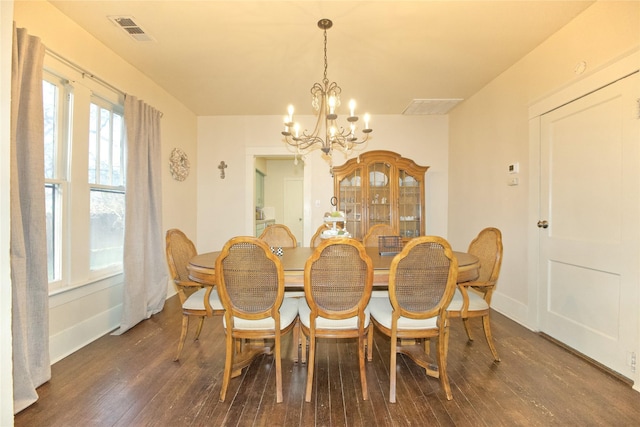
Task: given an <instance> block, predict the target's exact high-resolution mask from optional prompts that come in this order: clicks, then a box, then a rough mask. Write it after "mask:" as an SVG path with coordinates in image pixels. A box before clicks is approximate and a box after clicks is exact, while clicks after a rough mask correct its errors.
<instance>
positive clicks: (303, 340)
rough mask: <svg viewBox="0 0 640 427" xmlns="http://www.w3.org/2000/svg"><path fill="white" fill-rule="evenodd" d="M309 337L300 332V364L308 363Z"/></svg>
mask: <svg viewBox="0 0 640 427" xmlns="http://www.w3.org/2000/svg"><path fill="white" fill-rule="evenodd" d="M307 350H308V349H307V336H306V335H305V334H304V332H302V329H301V330H300V363H302V364H305V363H307Z"/></svg>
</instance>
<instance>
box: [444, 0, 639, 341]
mask: <svg viewBox="0 0 640 427" xmlns="http://www.w3.org/2000/svg"><path fill="white" fill-rule="evenodd" d="M639 45H640V3H639V2H609V1H606V2H597V3H595V4H594V5H593V6H591V7H590V8H588V9H587V10H586V11H585V12H584V13H582V14H581V15H579V16H578V17H577V18H576V19H574V20H573V21H572V22H571V23H569V24H568V25H567V26H565V27H564V28H562V29H561V30H560V31H558V32H557V33H556V34H554V35H553V36H552V37H550V38H549V39H547V40H546V41H545V42H544V43H543V44H541V45H540V46H539V47H537V48H536V49H534V50H533V51H532V52H531V53H530V54H528V55H527V56H525V57H524V58H523V59H522V60H520V61H518V62H517V63H516V64H515V65H514V66H512V67H511V68H509V69H508V70H507V71H505V72H504V73H503V74H502V75H500V76H499V77H498V78H496V79H495V80H493V81H492V82H491V83H489V84H488V85H487V86H486V87H484V88H483V89H482V90H480V91H479V92H478V93H476V94H475V95H474V96H473V97H471V98H470V99H468V100H466V101H465V102H464V103H462V104H461V105H460V106H459V107H458V108H456V109H455V110H454V111H453V112H452V113H451V114H450V121H451V126H450V141H449V143H450V159H451V161H450V174H449V239H450V241H451V243H452V245H453V246H454V247H462V246H463V245H465V244H467V242H469V241H470V240H471V239H472V238H473V237H474V236H475V235H476V234H477V233H478V231H479V230H480V229H481V228H483V227H486V226H496V227H498V228H500V229H501V230H502V232H503V238H504V261H503V264H502V271H501V276H500V283H499V286H498V289H497V295H495V296H494V299H493V306H494V307H495V308H496V309H497V310H499V311H501V312H503V313H505V314H506V315H508V316H509V317H511V318H513V319H515V320H516V321H518V322H521V323H523V324H525V325H527V326H529V327H531V328H532V329H536V309H537V306H536V303H537V301H536V299H535V295H536V283H535V277H534V275H535V269H536V267H537V264H536V251H535V242H536V241H537V234H538V232H537V231H538V229H537V228H536V224H535V222H534V221H533V220H532V218H537V212H538V200H537V198H536V197H537V193H536V192H535V188H537V187H536V186H535V180H536V179H537V176H536V175H535V174H534V175H533V176H531V175H530V171H531V170H535V164H532V161H536V157H535V155H536V153H535V152H534V153H531V151H530V145H529V107H530V106H531V105H532V104H533V103H534V102H536V101H538V100H540V99H541V98H543V97H545V96H547V95H549V94H551V93H553V92H554V91H557V90H560V89H562V88H565V87H567V86H568V85H570V84H572V83H574V82H578V81H580V80H582V79H584V78H585V77H586V76H588V75H590V73H592V72H593V71H594V70H597V69H598V68H601V67H602V66H604V65H606V64H609V63H611V62H612V61H614V60H616V59H617V58H620V57H621V56H624V55H625V54H628V53H630V52H631V51H632V50H634V49H637V48H638V47H639ZM581 61H585V62H586V64H587V69H586V72H585V73H584V74H582V75H580V74H576V72H575V69H576V65H577V64H578V63H580V62H581ZM513 162H519V164H520V173H519V174H518V175H517V176H518V178H519V180H520V184H519V185H518V186H507V180H508V179H509V178H511V177H512V175H509V174H508V173H507V166H508V165H509V164H510V163H513ZM532 248H534V249H532Z"/></svg>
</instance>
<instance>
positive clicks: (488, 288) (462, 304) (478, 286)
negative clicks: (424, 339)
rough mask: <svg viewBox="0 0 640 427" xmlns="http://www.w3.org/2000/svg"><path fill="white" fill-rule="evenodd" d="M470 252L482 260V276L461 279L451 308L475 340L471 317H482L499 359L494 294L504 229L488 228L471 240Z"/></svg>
mask: <svg viewBox="0 0 640 427" xmlns="http://www.w3.org/2000/svg"><path fill="white" fill-rule="evenodd" d="M467 252H468V253H470V254H472V255H475V256H476V257H478V259H479V260H480V269H479V273H478V278H477V279H476V280H474V281H471V282H464V283H458V288H457V290H456V292H455V294H454V296H453V299H452V300H451V304H449V307H448V309H447V311H448V312H449V316H450V317H459V318H461V319H462V323H463V325H464V329H465V331H466V332H467V337H468V338H469V341H473V338H472V337H471V328H470V326H469V318H471V317H482V328H483V329H484V336H485V338H486V339H487V344H489V350H491V354H492V355H493V359H494V360H495V361H496V362H499V361H500V356H498V351H497V350H496V347H495V345H494V344H493V337H492V335H491V320H490V312H491V296H492V295H493V291H494V290H495V288H496V285H497V282H498V276H499V275H500V266H501V265H502V233H501V232H500V230H498V229H497V228H493V227H488V228H485V229H484V230H482V231H480V233H479V234H478V236H477V237H476V238H475V239H473V241H472V242H471V243H470V244H469V249H468V250H467Z"/></svg>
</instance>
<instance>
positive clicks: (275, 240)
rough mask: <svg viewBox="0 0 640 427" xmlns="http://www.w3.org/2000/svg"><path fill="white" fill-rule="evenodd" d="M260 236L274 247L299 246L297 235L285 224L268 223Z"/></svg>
mask: <svg viewBox="0 0 640 427" xmlns="http://www.w3.org/2000/svg"><path fill="white" fill-rule="evenodd" d="M260 238H261V239H262V240H264V241H265V242H267V245H269V246H270V247H272V248H276V247H278V248H295V247H296V246H298V241H297V239H296V236H294V235H293V233H292V232H291V230H290V229H289V227H287V226H286V225H284V224H270V225H268V226H267V227H266V228H265V229H264V231H263V232H262V234H260Z"/></svg>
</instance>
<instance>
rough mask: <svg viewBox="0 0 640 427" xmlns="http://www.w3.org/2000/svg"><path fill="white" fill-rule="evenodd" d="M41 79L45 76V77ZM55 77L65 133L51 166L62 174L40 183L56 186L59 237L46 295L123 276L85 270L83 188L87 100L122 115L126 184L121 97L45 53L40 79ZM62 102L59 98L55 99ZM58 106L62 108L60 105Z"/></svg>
mask: <svg viewBox="0 0 640 427" xmlns="http://www.w3.org/2000/svg"><path fill="white" fill-rule="evenodd" d="M45 76H46V78H45ZM50 79H57V80H54V81H57V82H59V83H60V84H62V85H63V86H64V89H65V91H66V92H67V93H68V94H69V98H68V99H67V98H65V100H66V101H68V108H67V109H66V110H65V113H64V120H65V123H68V130H67V131H66V134H65V135H63V138H62V139H61V141H64V143H63V144H61V145H62V146H60V147H58V150H57V151H56V155H57V158H56V165H57V166H58V168H59V171H62V172H63V175H62V176H60V177H58V178H56V179H46V180H45V185H58V186H59V188H60V194H61V199H62V201H61V205H62V206H61V216H62V219H61V225H60V228H61V233H62V238H61V241H60V246H59V250H60V252H59V254H60V255H59V257H60V258H61V267H60V272H61V275H60V278H59V280H55V281H51V282H49V295H55V294H58V293H62V292H65V291H68V290H71V289H75V288H78V287H81V286H85V285H88V284H91V283H95V282H99V281H103V280H111V278H114V277H116V276H119V275H120V276H121V275H122V274H123V265H122V263H120V264H119V265H117V266H110V267H106V268H102V269H97V270H91V268H90V253H89V251H90V250H91V249H90V248H91V246H90V241H89V240H90V237H89V232H90V203H89V202H90V200H89V199H90V194H91V186H92V185H93V184H92V185H90V184H89V180H88V178H89V169H88V165H89V158H88V155H89V152H88V144H89V137H90V135H89V119H90V115H89V114H90V112H89V108H90V105H91V103H92V102H93V101H95V100H99V102H100V103H101V104H103V105H110V108H111V109H112V110H113V111H116V112H117V114H120V115H122V139H121V150H122V151H123V152H124V156H125V159H124V161H125V163H124V164H123V165H122V174H123V178H122V179H123V180H126V177H125V175H126V131H125V126H124V94H122V93H118V92H116V91H114V90H113V89H112V88H108V87H106V86H104V85H103V84H101V83H100V82H98V81H96V80H94V79H92V78H91V77H90V76H87V75H86V74H85V73H83V72H82V71H80V70H78V69H76V68H74V67H73V66H71V65H70V64H67V63H65V62H63V61H62V60H61V59H59V58H57V57H55V56H54V55H49V54H46V53H45V61H44V74H43V80H47V81H49V80H50ZM59 99H60V103H61V104H64V103H62V97H59ZM63 107H64V105H63ZM125 185H126V184H125V183H124V182H123V185H122V186H116V187H115V188H116V191H119V192H121V193H124V194H125V195H126V186H125ZM96 189H97V190H105V189H106V190H109V191H111V190H113V187H111V186H107V188H104V186H96Z"/></svg>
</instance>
